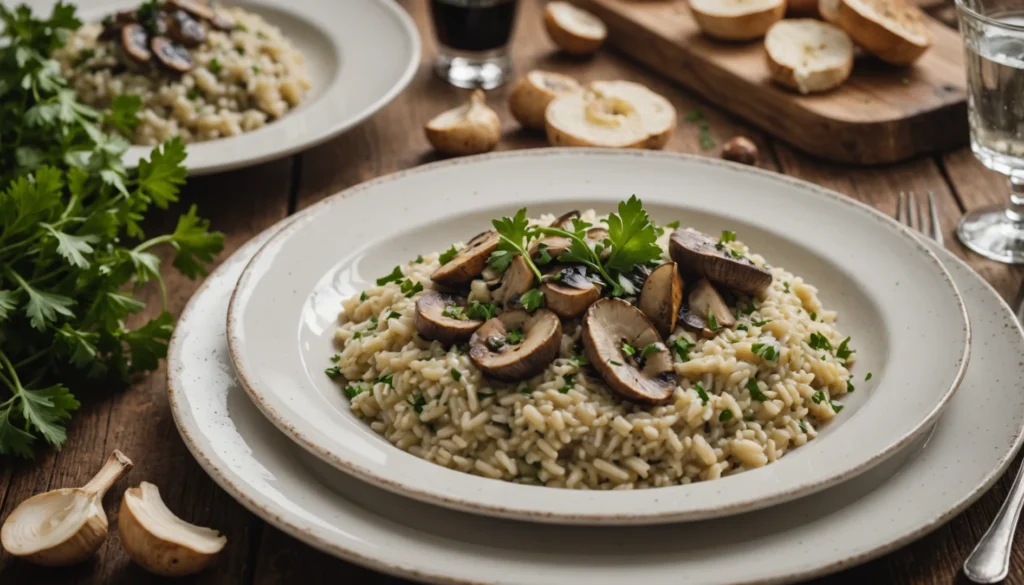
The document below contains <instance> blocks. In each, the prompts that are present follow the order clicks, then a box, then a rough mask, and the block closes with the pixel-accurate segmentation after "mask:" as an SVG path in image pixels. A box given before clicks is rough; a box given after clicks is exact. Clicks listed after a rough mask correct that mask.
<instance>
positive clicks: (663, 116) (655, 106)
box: [590, 81, 676, 149]
mask: <svg viewBox="0 0 1024 585" xmlns="http://www.w3.org/2000/svg"><path fill="white" fill-rule="evenodd" d="M590 87H591V89H593V90H594V91H595V92H597V93H598V94H599V95H601V96H603V97H606V98H616V99H621V100H625V101H626V102H629V103H631V104H633V106H634V107H635V108H636V109H637V111H638V112H640V119H641V120H642V121H643V125H644V129H645V130H646V131H647V134H648V136H647V141H646V142H645V143H644V148H652V149H660V148H664V147H665V145H666V144H667V143H668V140H669V138H671V137H672V131H673V130H675V128H676V109H675V107H674V106H673V105H672V102H670V101H668V100H667V99H665V97H664V96H662V95H660V94H657V93H654V92H653V91H651V90H650V89H648V88H647V87H646V86H643V85H640V84H639V83H633V82H632V81H595V82H594V83H591V84H590Z"/></svg>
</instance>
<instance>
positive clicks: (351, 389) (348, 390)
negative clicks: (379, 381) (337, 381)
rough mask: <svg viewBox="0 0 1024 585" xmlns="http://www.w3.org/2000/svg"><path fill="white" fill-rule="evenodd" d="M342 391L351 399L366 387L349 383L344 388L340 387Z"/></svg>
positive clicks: (364, 390)
mask: <svg viewBox="0 0 1024 585" xmlns="http://www.w3.org/2000/svg"><path fill="white" fill-rule="evenodd" d="M342 392H344V393H345V397H346V398H348V399H349V400H352V399H353V398H355V397H356V396H359V395H360V394H362V393H363V392H366V388H363V387H362V386H357V385H355V384H349V385H348V386H345V388H344V389H342Z"/></svg>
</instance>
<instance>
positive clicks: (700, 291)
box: [684, 279, 736, 337]
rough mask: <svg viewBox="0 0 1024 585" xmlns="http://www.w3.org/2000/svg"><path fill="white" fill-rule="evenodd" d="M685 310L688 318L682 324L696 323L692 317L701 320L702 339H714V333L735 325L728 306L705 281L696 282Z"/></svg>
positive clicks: (734, 318) (734, 319)
mask: <svg viewBox="0 0 1024 585" xmlns="http://www.w3.org/2000/svg"><path fill="white" fill-rule="evenodd" d="M687 310H688V312H689V317H688V318H687V319H685V320H684V323H685V324H688V325H691V326H692V324H693V323H696V321H695V320H694V319H693V318H694V317H699V318H700V319H702V320H703V323H704V326H703V328H702V329H701V334H702V335H703V336H704V337H714V336H715V332H716V331H718V330H719V329H721V328H723V327H732V326H733V325H736V317H735V316H734V315H733V314H732V311H730V310H729V305H727V304H725V299H723V298H722V295H720V294H718V291H717V290H716V289H715V287H714V286H712V285H711V283H710V282H708V281H707V280H705V279H701V280H700V281H699V282H697V285H696V286H694V287H693V290H692V291H690V298H689V299H688V304H687Z"/></svg>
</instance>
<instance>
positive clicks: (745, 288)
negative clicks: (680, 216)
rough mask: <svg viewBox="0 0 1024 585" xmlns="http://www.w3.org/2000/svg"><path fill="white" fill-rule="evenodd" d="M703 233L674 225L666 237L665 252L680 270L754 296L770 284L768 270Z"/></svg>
mask: <svg viewBox="0 0 1024 585" xmlns="http://www.w3.org/2000/svg"><path fill="white" fill-rule="evenodd" d="M717 244H718V242H717V241H715V240H714V239H713V238H711V237H710V236H708V235H707V234H702V233H700V232H698V231H695V230H691V229H683V228H680V229H677V230H675V231H674V232H672V236H671V238H669V246H668V248H669V254H670V255H671V256H672V259H673V260H675V261H676V262H677V263H678V264H679V267H680V269H681V270H683V271H686V272H693V273H696V274H697V275H699V276H702V277H704V278H707V279H708V280H710V281H712V282H715V283H718V284H721V285H723V286H726V287H729V288H732V289H736V290H738V291H740V292H742V293H746V294H748V295H751V296H754V295H757V294H760V293H761V292H762V291H764V290H765V289H766V288H768V287H769V286H771V284H772V273H771V272H769V271H768V270H767V269H765V268H761V267H760V266H757V265H756V264H754V263H753V262H751V261H750V259H749V258H745V257H744V258H734V257H733V256H732V255H731V254H730V253H729V252H728V251H727V250H725V249H719V248H718V247H717Z"/></svg>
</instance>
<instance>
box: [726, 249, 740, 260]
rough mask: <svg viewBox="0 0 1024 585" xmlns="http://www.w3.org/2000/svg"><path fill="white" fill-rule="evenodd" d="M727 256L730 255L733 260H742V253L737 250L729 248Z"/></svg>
mask: <svg viewBox="0 0 1024 585" xmlns="http://www.w3.org/2000/svg"><path fill="white" fill-rule="evenodd" d="M729 254H730V255H732V257H733V258H743V252H740V251H739V250H733V249H732V248H729Z"/></svg>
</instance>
